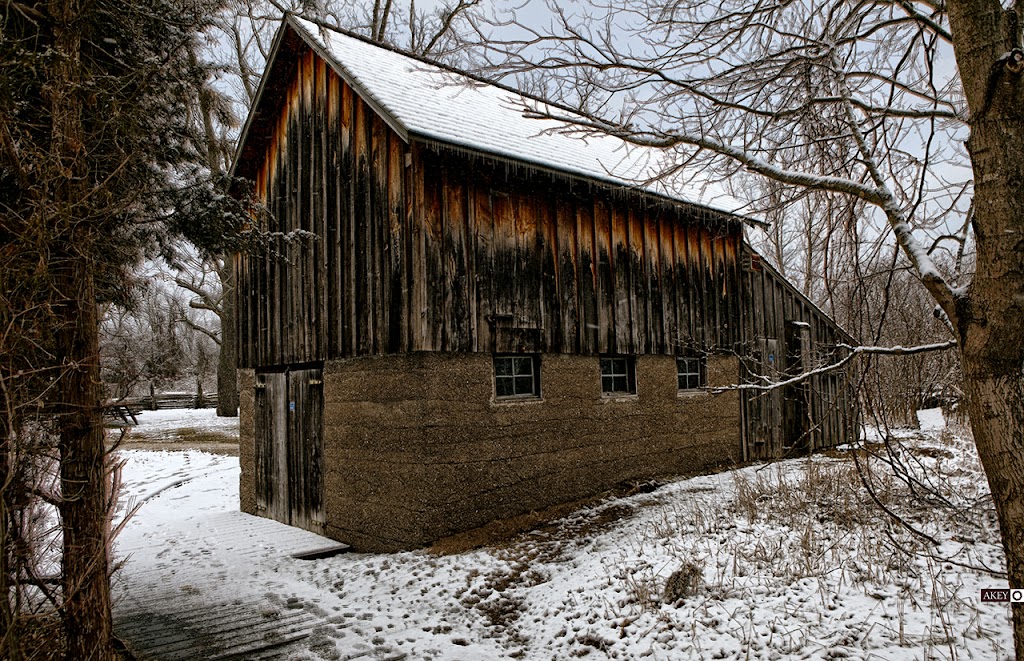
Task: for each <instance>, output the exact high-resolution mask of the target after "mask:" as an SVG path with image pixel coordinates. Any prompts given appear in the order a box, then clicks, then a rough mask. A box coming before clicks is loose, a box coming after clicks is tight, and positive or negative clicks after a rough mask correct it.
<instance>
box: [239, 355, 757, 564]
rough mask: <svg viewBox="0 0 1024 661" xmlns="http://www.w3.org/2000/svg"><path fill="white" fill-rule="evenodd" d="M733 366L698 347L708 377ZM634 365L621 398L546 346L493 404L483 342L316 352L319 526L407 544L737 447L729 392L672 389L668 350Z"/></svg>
mask: <svg viewBox="0 0 1024 661" xmlns="http://www.w3.org/2000/svg"><path fill="white" fill-rule="evenodd" d="M738 369H739V365H738V362H737V360H736V359H735V358H732V357H712V358H711V359H710V360H709V363H708V378H709V382H710V383H711V384H725V383H733V382H735V379H736V374H737V371H738ZM636 372H637V390H638V394H637V395H636V396H635V397H626V398H619V399H609V398H603V397H602V396H601V392H600V390H601V388H600V374H599V364H598V360H597V359H596V358H593V357H580V356H566V355H550V354H546V355H543V356H542V357H541V375H542V377H541V380H542V385H541V388H542V400H541V401H530V402H521V403H496V402H495V401H494V398H493V377H492V362H491V357H490V356H488V355H479V354H462V355H444V354H428V353H414V354H408V355H404V356H393V357H374V358H363V359H354V360H344V361H331V362H328V363H327V365H326V366H325V370H324V403H325V407H324V426H325V433H324V460H325V462H324V463H325V467H326V476H325V492H326V493H325V505H326V510H327V534H328V535H329V536H331V537H334V538H336V539H339V540H342V541H345V542H347V543H349V544H352V545H353V546H354V547H355V548H356V549H359V550H365V551H394V550H398V549H405V548H413V547H418V546H422V545H425V544H428V543H430V542H431V541H433V540H436V539H438V538H441V537H444V536H447V535H450V534H454V533H457V532H461V531H465V530H469V529H472V528H475V527H478V526H481V525H484V524H486V523H488V522H489V521H492V520H494V519H498V518H503V517H509V516H514V515H517V514H521V513H525V512H529V511H533V510H537V509H541V508H544V507H547V506H550V505H553V504H557V503H561V502H567V501H571V500H574V499H578V498H581V497H585V496H588V495H592V494H595V493H598V492H600V491H603V490H605V489H607V488H609V487H612V486H614V485H616V484H619V483H621V482H624V481H629V480H639V479H646V478H650V477H652V476H658V475H673V474H683V473H691V472H695V471H704V470H708V469H712V468H714V467H717V466H721V465H728V464H732V463H735V462H736V461H737V460H738V458H739V450H740V448H739V442H738V439H739V399H738V396H737V395H736V393H735V392H727V393H723V394H718V395H711V394H705V393H702V394H697V395H688V394H684V395H680V394H678V393H677V390H676V372H675V361H674V360H673V359H672V358H670V357H662V356H649V357H648V356H641V357H639V358H638V359H637V365H636ZM244 442H250V441H248V440H246V441H244ZM247 456H249V455H248V453H243V457H247ZM246 473H247V468H246V467H245V466H243V475H244V474H246ZM248 484H250V483H249V482H246V481H245V480H244V478H243V487H245V486H247V485H248ZM243 502H249V501H248V500H247V497H246V496H243Z"/></svg>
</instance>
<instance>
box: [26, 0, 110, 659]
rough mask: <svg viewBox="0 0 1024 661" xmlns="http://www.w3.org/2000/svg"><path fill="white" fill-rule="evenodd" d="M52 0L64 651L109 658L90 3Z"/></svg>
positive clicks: (50, 220) (46, 218)
mask: <svg viewBox="0 0 1024 661" xmlns="http://www.w3.org/2000/svg"><path fill="white" fill-rule="evenodd" d="M48 8H49V13H50V17H51V19H52V20H53V44H54V45H53V48H54V51H55V53H56V55H55V56H54V58H53V64H52V67H53V69H52V72H51V74H52V75H51V77H50V85H49V89H48V90H47V96H48V101H49V106H50V113H51V134H50V140H51V142H50V163H49V167H48V172H47V175H48V181H49V182H50V184H51V185H52V187H53V196H52V204H53V207H52V209H51V210H49V213H44V214H42V217H41V218H40V220H41V221H42V222H44V223H46V224H47V225H48V226H49V229H51V231H52V232H53V237H54V238H53V242H52V244H51V245H52V246H53V248H52V250H51V253H50V254H51V261H50V264H49V265H50V267H51V271H50V272H51V274H52V275H53V289H54V303H55V305H54V307H55V310H54V314H55V317H56V322H57V328H56V329H55V330H56V333H55V335H56V342H57V345H56V347H57V356H56V364H57V365H60V366H61V368H62V371H61V373H60V374H59V375H57V378H58V383H57V388H56V394H57V397H58V399H57V402H56V407H57V408H56V410H57V413H58V414H59V416H60V418H59V420H58V430H59V441H58V447H59V451H60V484H61V499H60V505H59V512H60V518H61V530H62V533H63V549H62V556H61V567H62V578H63V604H62V613H61V616H62V619H63V625H64V643H65V649H64V656H65V658H66V659H68V661H72V660H75V661H81V660H84V659H89V660H91V661H108V660H111V659H113V658H114V652H113V647H112V645H111V613H110V581H109V574H108V565H109V558H108V557H107V552H108V544H107V493H106V491H107V490H106V488H105V485H106V470H105V455H106V453H105V448H104V446H103V426H102V422H103V421H102V417H101V416H102V409H101V406H100V399H101V396H102V393H101V389H100V363H99V324H98V313H97V309H96V288H95V281H94V277H95V274H94V271H93V261H92V255H93V253H92V249H93V247H94V246H95V244H96V241H95V239H96V234H97V233H98V230H99V227H98V223H99V222H100V221H99V220H98V219H95V218H89V217H81V216H80V214H81V213H82V207H83V202H84V201H85V200H87V198H88V191H89V185H88V166H87V165H86V161H85V158H86V154H85V146H84V136H85V130H84V127H83V120H82V114H83V100H82V89H81V87H82V61H81V39H82V35H81V33H80V32H79V30H80V29H81V27H80V18H81V16H80V15H81V11H82V8H81V7H80V6H79V3H78V2H77V1H76V0H51V1H50V3H49V7H48Z"/></svg>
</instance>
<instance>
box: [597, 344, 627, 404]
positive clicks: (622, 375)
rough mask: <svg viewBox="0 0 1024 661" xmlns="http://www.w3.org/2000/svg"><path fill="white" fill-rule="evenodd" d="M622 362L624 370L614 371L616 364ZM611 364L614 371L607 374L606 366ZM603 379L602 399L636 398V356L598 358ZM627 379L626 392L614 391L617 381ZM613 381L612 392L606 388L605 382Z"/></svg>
mask: <svg viewBox="0 0 1024 661" xmlns="http://www.w3.org/2000/svg"><path fill="white" fill-rule="evenodd" d="M618 361H622V365H623V366H624V370H623V371H622V372H617V371H614V370H615V368H616V364H615V363H616V362H618ZM606 363H607V364H610V366H611V369H612V371H611V372H609V373H607V374H606V373H605V364H606ZM598 365H599V369H600V377H601V396H602V397H635V396H636V356H634V355H632V354H602V355H601V356H599V357H598ZM621 378H625V380H626V390H614V387H615V381H616V379H621ZM606 379H611V385H612V388H613V389H612V390H608V389H606V388H605V380H606Z"/></svg>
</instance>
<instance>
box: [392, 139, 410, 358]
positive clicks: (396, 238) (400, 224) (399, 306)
mask: <svg viewBox="0 0 1024 661" xmlns="http://www.w3.org/2000/svg"><path fill="white" fill-rule="evenodd" d="M403 152H404V150H403V144H402V140H401V139H400V138H399V137H398V136H397V135H395V134H394V132H392V131H388V164H387V172H388V228H389V234H390V236H389V238H388V243H387V245H388V247H389V248H388V249H389V251H390V252H389V255H388V256H389V258H390V259H389V263H388V267H389V268H388V277H389V285H388V287H389V294H388V302H389V309H388V316H387V329H388V332H387V337H388V340H387V351H388V353H397V352H400V351H403V350H404V348H405V346H404V337H405V326H406V324H407V323H408V319H407V317H406V315H407V309H408V304H407V301H406V289H405V269H406V263H405V255H406V245H405V244H406V243H407V234H406V232H405V229H404V228H405V199H404V194H403V191H404V182H405V177H404V170H405V162H404V161H405V158H404V153H403Z"/></svg>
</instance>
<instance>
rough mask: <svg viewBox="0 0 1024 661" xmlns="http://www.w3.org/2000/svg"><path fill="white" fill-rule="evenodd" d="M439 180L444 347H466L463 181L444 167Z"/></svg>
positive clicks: (465, 348) (467, 320)
mask: <svg viewBox="0 0 1024 661" xmlns="http://www.w3.org/2000/svg"><path fill="white" fill-rule="evenodd" d="M444 172H445V178H444V181H443V183H442V188H441V194H442V200H441V203H442V212H441V213H442V216H443V221H442V223H443V224H442V228H443V229H442V232H443V235H442V241H441V250H442V259H441V262H442V264H443V273H444V276H443V278H444V279H443V280H442V281H441V283H440V285H441V287H443V289H444V290H445V298H444V312H443V317H444V328H445V346H446V350H447V351H458V352H464V351H468V350H469V344H470V340H471V338H470V334H469V299H468V289H467V271H468V269H467V266H466V236H465V232H466V210H465V200H466V192H465V185H464V184H463V183H462V181H461V179H462V178H461V177H460V176H459V175H458V174H457V172H454V171H451V170H447V169H446V170H445V171H444Z"/></svg>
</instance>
